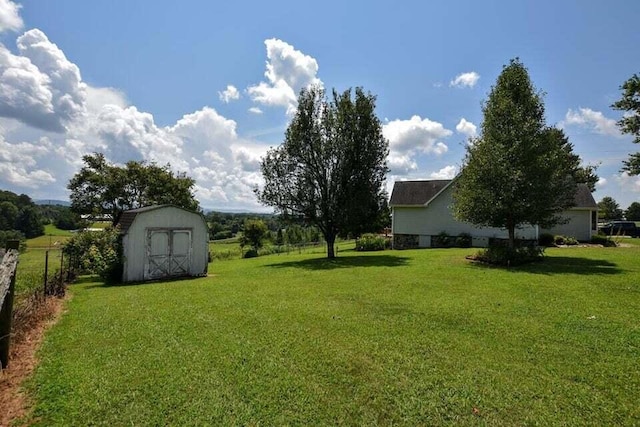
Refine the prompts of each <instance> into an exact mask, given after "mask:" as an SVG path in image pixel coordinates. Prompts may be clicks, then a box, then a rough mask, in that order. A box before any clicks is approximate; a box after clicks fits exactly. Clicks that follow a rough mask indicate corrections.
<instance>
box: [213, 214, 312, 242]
mask: <svg viewBox="0 0 640 427" xmlns="http://www.w3.org/2000/svg"><path fill="white" fill-rule="evenodd" d="M205 219H206V220H207V224H208V225H209V239H210V240H223V239H230V238H232V237H240V236H242V235H243V234H244V232H245V226H246V224H249V223H255V221H259V222H262V223H263V224H264V226H265V229H266V230H265V232H264V236H263V237H264V238H266V239H267V240H270V241H271V242H272V243H273V244H275V245H284V244H289V245H298V244H302V243H315V242H321V241H322V233H321V232H320V230H318V228H317V227H314V226H310V225H306V224H304V223H303V222H300V223H295V222H292V221H291V220H289V221H284V220H282V219H281V218H280V217H279V216H278V215H274V214H259V213H230V212H209V213H207V214H206V215H205Z"/></svg>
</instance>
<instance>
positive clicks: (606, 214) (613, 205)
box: [598, 196, 622, 221]
mask: <svg viewBox="0 0 640 427" xmlns="http://www.w3.org/2000/svg"><path fill="white" fill-rule="evenodd" d="M598 211H599V212H600V215H599V216H600V218H602V219H604V220H605V221H611V220H615V219H622V209H620V205H619V204H618V202H616V201H615V199H614V198H613V197H609V196H606V197H603V198H602V200H600V201H599V202H598Z"/></svg>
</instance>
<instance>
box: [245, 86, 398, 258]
mask: <svg viewBox="0 0 640 427" xmlns="http://www.w3.org/2000/svg"><path fill="white" fill-rule="evenodd" d="M352 95H353V93H352V91H351V89H349V90H347V91H345V92H343V93H337V92H336V91H333V97H332V98H331V100H328V99H327V98H326V96H325V93H324V90H323V89H322V88H320V87H317V86H312V87H310V88H308V89H303V90H302V92H301V93H300V97H299V98H298V109H297V111H296V114H295V116H294V117H293V119H292V121H291V124H290V125H289V127H288V128H287V132H286V135H285V141H284V143H283V144H282V145H280V146H279V147H276V148H272V149H271V150H269V152H268V153H267V155H266V156H265V157H264V158H263V159H262V164H261V168H262V174H263V176H264V180H265V185H264V187H263V188H262V189H258V190H257V191H256V193H257V195H258V199H259V200H260V201H261V202H262V203H263V204H265V205H268V206H273V207H274V208H275V209H276V211H277V212H279V213H282V214H283V215H284V216H285V217H286V216H294V217H302V218H304V219H305V220H306V221H308V222H309V223H311V224H314V225H316V226H317V227H318V228H319V229H320V231H321V232H322V235H323V236H324V238H325V240H326V242H327V257H328V258H334V257H335V252H334V243H335V240H336V237H337V236H338V235H339V234H340V235H345V234H348V233H350V234H353V235H359V234H360V233H363V232H365V231H373V229H374V228H375V227H376V226H377V225H376V223H377V222H378V220H379V218H380V215H381V211H382V210H383V208H384V202H385V200H386V194H385V192H384V180H385V177H386V173H387V170H388V169H387V165H386V158H387V155H388V153H389V143H388V141H387V140H386V139H385V138H384V136H383V135H382V125H381V123H380V120H379V119H378V118H377V116H376V114H375V97H374V96H373V95H371V94H370V93H365V92H364V91H363V90H362V88H356V90H355V97H353V96H352Z"/></svg>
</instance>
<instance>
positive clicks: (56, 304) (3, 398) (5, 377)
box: [0, 296, 69, 427]
mask: <svg viewBox="0 0 640 427" xmlns="http://www.w3.org/2000/svg"><path fill="white" fill-rule="evenodd" d="M68 298H69V296H67V297H66V298H56V297H51V298H47V299H45V300H44V301H43V302H42V303H41V305H40V307H38V315H37V318H34V319H32V320H33V321H32V322H31V323H30V327H29V328H28V330H22V331H21V332H20V334H19V335H18V336H15V337H12V341H11V350H10V354H9V366H8V367H7V369H4V370H2V371H1V372H0V408H2V411H0V426H1V427H4V426H9V425H10V423H11V422H12V421H14V420H18V419H20V418H22V417H24V416H25V415H26V414H27V411H28V410H29V407H30V404H31V402H30V401H29V398H28V396H26V395H25V394H24V393H23V392H22V390H21V389H20V387H21V385H22V382H23V381H24V380H25V379H26V378H28V377H29V376H30V375H31V374H32V373H33V370H34V368H35V367H36V365H37V363H38V360H37V359H36V352H37V350H38V348H39V347H40V344H41V343H42V340H43V338H44V333H45V332H46V330H47V329H49V328H50V327H51V326H52V325H53V324H55V323H56V322H57V320H58V319H59V318H60V316H61V314H62V310H63V307H64V305H65V300H66V299H68Z"/></svg>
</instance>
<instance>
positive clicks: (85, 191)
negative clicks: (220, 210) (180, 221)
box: [67, 153, 199, 223]
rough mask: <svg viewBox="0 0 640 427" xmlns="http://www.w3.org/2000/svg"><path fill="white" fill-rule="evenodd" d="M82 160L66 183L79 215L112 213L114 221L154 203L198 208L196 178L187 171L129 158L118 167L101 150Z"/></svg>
mask: <svg viewBox="0 0 640 427" xmlns="http://www.w3.org/2000/svg"><path fill="white" fill-rule="evenodd" d="M82 159H83V161H84V163H85V165H84V166H83V167H82V169H80V171H79V172H78V173H77V174H75V175H74V176H73V178H72V179H71V181H69V185H68V186H67V188H68V189H69V190H71V197H70V198H71V209H72V211H73V212H75V213H77V214H87V215H92V216H93V217H98V216H100V215H104V214H110V215H111V216H112V221H113V222H114V223H115V222H116V221H117V220H118V218H119V217H120V214H121V213H122V212H123V211H125V210H128V209H134V208H139V207H143V206H149V205H154V204H158V205H161V204H171V205H175V206H178V207H181V208H185V209H189V210H192V211H197V210H199V205H198V201H197V200H196V199H195V197H194V195H193V186H194V185H195V181H194V180H193V179H192V178H190V177H188V176H187V175H186V174H185V173H178V174H174V172H173V171H172V170H171V166H170V165H169V164H167V165H165V166H158V165H157V164H155V163H146V162H144V161H130V162H127V163H126V165H125V166H116V165H114V164H111V163H109V162H108V161H107V159H106V158H105V156H104V154H101V153H94V154H91V155H86V156H84V157H83V158H82Z"/></svg>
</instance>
